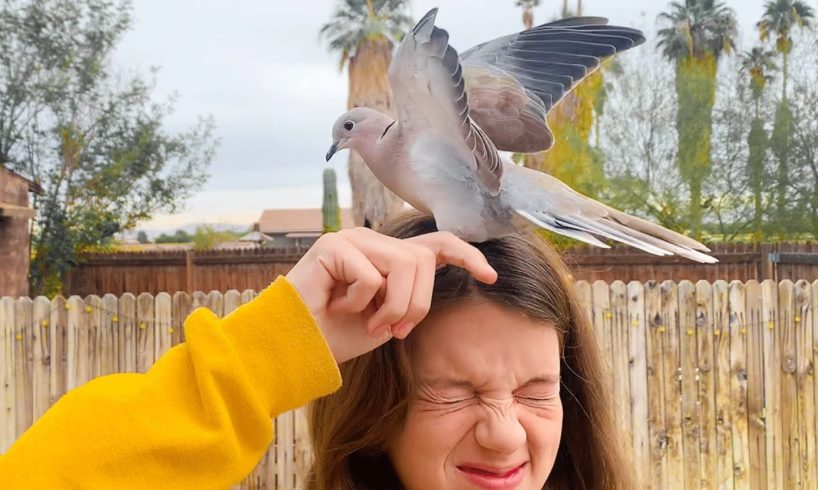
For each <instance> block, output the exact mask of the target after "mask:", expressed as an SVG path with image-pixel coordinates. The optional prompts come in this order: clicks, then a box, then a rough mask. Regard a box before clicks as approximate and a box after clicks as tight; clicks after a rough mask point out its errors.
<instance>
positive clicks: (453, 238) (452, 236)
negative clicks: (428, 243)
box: [438, 231, 460, 242]
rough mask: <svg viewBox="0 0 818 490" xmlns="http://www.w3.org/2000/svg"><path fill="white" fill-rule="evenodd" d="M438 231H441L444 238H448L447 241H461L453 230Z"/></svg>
mask: <svg viewBox="0 0 818 490" xmlns="http://www.w3.org/2000/svg"><path fill="white" fill-rule="evenodd" d="M438 233H440V237H441V238H442V239H443V240H446V241H449V242H451V241H460V239H459V238H457V235H455V234H454V233H452V232H451V231H441V232H438Z"/></svg>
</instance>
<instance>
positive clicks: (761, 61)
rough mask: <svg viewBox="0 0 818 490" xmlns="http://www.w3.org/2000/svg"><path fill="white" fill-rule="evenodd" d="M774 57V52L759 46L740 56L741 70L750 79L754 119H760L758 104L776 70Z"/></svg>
mask: <svg viewBox="0 0 818 490" xmlns="http://www.w3.org/2000/svg"><path fill="white" fill-rule="evenodd" d="M774 57H775V52H774V51H769V50H767V49H764V48H762V47H759V46H756V47H754V48H753V49H751V50H750V51H745V52H744V53H743V54H742V55H741V69H742V71H744V72H746V73H747V74H748V75H749V77H750V89H751V90H752V93H753V101H754V102H755V117H756V118H760V117H761V114H760V107H759V103H760V102H761V96H762V95H764V89H765V88H766V87H767V83H769V82H771V81H772V80H773V76H772V72H774V71H776V70H778V65H776V64H775V60H774V59H773V58H774Z"/></svg>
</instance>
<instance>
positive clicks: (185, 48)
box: [112, 0, 763, 231]
mask: <svg viewBox="0 0 818 490" xmlns="http://www.w3.org/2000/svg"><path fill="white" fill-rule="evenodd" d="M336 1H337V0H306V1H301V2H292V1H284V0H235V1H231V2H225V1H224V0H218V1H214V0H196V1H194V0H173V1H167V0H133V17H134V25H133V28H132V30H131V31H130V32H128V33H127V34H126V35H125V37H124V39H123V42H122V43H121V44H120V46H119V47H118V49H117V51H116V52H115V53H114V55H113V60H112V61H113V63H114V64H115V65H116V66H117V67H118V68H121V69H123V70H127V71H133V70H137V71H139V72H142V73H145V74H147V72H148V70H149V69H150V68H151V67H159V68H160V70H159V73H158V75H157V89H156V92H155V97H156V99H157V100H164V99H165V98H167V97H168V96H170V95H171V94H176V95H177V97H178V98H177V101H176V105H175V107H176V110H175V112H174V114H173V115H172V116H170V117H168V118H167V120H166V122H167V128H168V130H170V131H182V130H185V129H186V128H189V127H191V126H193V125H194V124H196V121H197V119H198V117H199V116H203V115H212V116H213V117H214V119H215V122H216V126H217V129H216V134H217V136H218V137H219V138H220V140H221V144H220V147H219V149H218V152H217V154H216V157H215V159H214V161H213V163H212V164H211V166H210V168H209V170H208V173H209V175H210V177H209V179H208V181H207V183H206V184H205V185H204V187H203V188H202V189H201V191H199V192H197V193H196V194H195V195H194V196H193V197H192V198H191V199H190V200H189V201H188V202H187V204H186V205H185V206H184V207H183V209H182V210H180V212H178V213H176V214H173V215H164V214H160V215H156V216H154V218H153V219H152V220H151V221H149V222H146V223H144V224H143V225H141V226H140V229H145V230H162V231H164V230H174V229H176V228H179V227H182V226H184V225H188V224H191V223H211V224H234V225H247V226H249V225H251V224H252V223H253V222H254V221H256V220H257V219H258V218H259V216H260V214H261V212H262V210H263V209H269V208H288V207H290V208H297V207H320V206H321V198H322V189H321V183H322V179H321V175H322V172H323V170H324V168H326V167H327V165H331V166H333V167H334V168H335V170H336V172H337V174H338V194H339V198H340V202H341V205H342V206H348V205H349V204H350V202H351V191H350V189H349V181H348V179H347V163H346V162H347V156H346V152H344V153H339V154H338V155H337V156H336V157H335V158H334V159H333V160H332V161H331V162H330V163H329V164H327V163H326V162H325V160H324V155H325V154H326V151H327V149H328V147H329V145H330V144H331V141H330V130H331V126H332V123H333V122H334V121H335V119H336V118H337V117H338V116H339V115H340V114H342V113H343V112H344V111H345V110H346V98H347V79H346V74H345V73H342V72H340V71H339V70H338V57H337V55H336V54H333V53H330V52H329V51H328V49H327V48H326V44H325V43H324V42H322V41H321V39H320V38H319V36H318V31H319V29H320V27H321V25H322V24H323V23H325V22H326V21H327V20H328V19H329V17H330V15H331V13H332V10H333V8H334V6H335V5H336ZM574 1H575V0H570V3H573V2H574ZM667 3H669V2H665V1H651V0H584V1H583V11H584V12H583V13H584V14H585V15H594V16H604V17H608V18H609V19H610V22H611V23H612V24H620V25H625V26H632V27H637V28H641V29H643V30H645V32H646V34H647V36H648V44H650V45H651V46H652V45H655V41H656V38H655V34H654V33H655V31H656V16H657V15H658V13H659V12H661V11H662V10H664V9H665V8H666V6H667ZM727 4H728V5H729V6H731V7H733V8H734V9H735V10H736V14H737V16H738V20H739V25H740V30H741V37H742V43H743V45H744V46H745V47H746V46H748V45H749V44H750V43H751V42H753V40H754V39H755V36H756V34H755V32H754V30H753V26H754V24H755V22H756V21H757V20H758V18H759V17H760V16H761V13H762V11H763V0H728V1H727ZM435 6H437V7H439V8H440V11H439V13H438V16H437V25H438V26H441V27H443V28H444V29H446V30H447V31H448V32H449V42H450V43H451V44H452V46H453V47H455V48H456V49H458V50H460V51H465V50H466V49H468V48H469V47H471V46H473V45H475V44H478V43H480V42H484V41H487V40H490V39H493V38H495V37H499V36H503V35H506V34H509V33H512V32H515V31H518V30H520V28H521V27H522V20H521V10H520V9H519V8H515V7H514V1H513V0H480V1H477V0H438V1H428V0H412V1H411V9H410V14H411V15H412V17H413V18H415V19H417V18H420V16H422V15H423V14H424V13H425V12H426V11H428V10H429V9H430V8H432V7H435ZM561 6H562V1H561V0H543V2H541V6H539V7H537V8H536V9H535V11H534V20H535V24H537V23H542V22H547V21H548V20H551V19H552V18H553V17H554V16H555V14H556V13H557V12H558V11H559V9H561ZM637 49H651V48H650V47H647V48H646V47H645V46H642V47H640V48H637Z"/></svg>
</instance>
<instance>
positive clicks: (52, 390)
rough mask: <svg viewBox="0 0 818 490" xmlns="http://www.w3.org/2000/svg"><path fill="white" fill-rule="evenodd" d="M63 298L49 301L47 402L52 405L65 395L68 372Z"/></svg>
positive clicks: (66, 315) (66, 316)
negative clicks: (49, 367)
mask: <svg viewBox="0 0 818 490" xmlns="http://www.w3.org/2000/svg"><path fill="white" fill-rule="evenodd" d="M67 304H68V303H67V302H66V300H65V298H64V297H62V296H56V297H55V298H54V299H52V300H51V317H50V320H49V321H50V323H49V326H48V327H49V331H50V332H49V341H50V342H51V346H50V350H51V371H50V372H49V373H48V375H49V383H48V384H49V402H50V404H54V402H56V401H57V400H58V399H59V398H60V397H61V396H63V394H64V393H65V373H66V372H68V368H67V361H66V351H65V338H66V337H65V336H66V329H67V326H68V310H67V309H66V305H67Z"/></svg>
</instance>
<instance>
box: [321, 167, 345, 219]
mask: <svg viewBox="0 0 818 490" xmlns="http://www.w3.org/2000/svg"><path fill="white" fill-rule="evenodd" d="M321 214H322V215H323V218H324V233H330V232H333V231H338V230H340V229H341V208H340V207H338V184H337V179H336V177H335V170H333V169H331V168H327V169H324V202H323V204H322V206H321Z"/></svg>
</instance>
